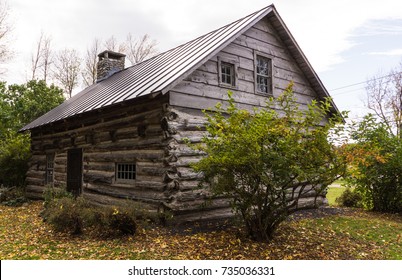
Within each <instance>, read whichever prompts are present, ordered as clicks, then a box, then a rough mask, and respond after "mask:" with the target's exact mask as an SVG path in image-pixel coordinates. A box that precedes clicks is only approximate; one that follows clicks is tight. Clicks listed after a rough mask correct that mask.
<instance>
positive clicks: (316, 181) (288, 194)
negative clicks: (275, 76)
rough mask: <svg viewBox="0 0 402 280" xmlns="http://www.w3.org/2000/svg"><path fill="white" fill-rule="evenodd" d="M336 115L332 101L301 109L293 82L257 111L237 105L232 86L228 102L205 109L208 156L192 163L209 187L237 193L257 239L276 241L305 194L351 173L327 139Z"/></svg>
mask: <svg viewBox="0 0 402 280" xmlns="http://www.w3.org/2000/svg"><path fill="white" fill-rule="evenodd" d="M273 108H275V109H273ZM330 114H331V113H330V102H329V101H325V102H322V103H317V102H312V103H311V104H309V106H308V109H307V110H302V109H301V108H299V106H298V103H297V100H296V98H295V97H294V95H293V92H292V87H291V85H290V86H289V87H288V88H287V89H286V91H285V92H284V93H283V94H282V95H281V96H279V97H278V98H276V99H274V98H272V99H271V100H269V101H268V102H267V104H266V106H265V107H264V108H258V109H255V110H254V112H249V111H246V110H241V109H238V108H237V107H236V104H235V102H234V98H233V97H232V94H231V93H229V101H228V106H227V108H226V109H225V108H223V106H222V105H221V104H218V105H217V106H216V108H215V110H214V113H209V114H208V113H207V114H206V117H207V120H208V122H207V125H206V128H207V131H208V135H207V136H205V137H204V138H203V141H202V142H203V143H202V144H201V145H199V146H198V147H197V148H198V149H200V150H201V151H203V152H205V153H206V154H207V156H206V157H204V158H203V159H201V160H200V161H199V162H198V163H196V164H194V165H193V167H194V168H195V170H196V171H200V172H202V173H203V174H204V182H203V183H204V185H205V187H208V186H209V187H211V190H212V192H213V193H214V194H216V195H222V196H225V197H230V198H231V202H232V207H233V209H234V210H235V211H236V213H238V214H240V215H241V217H242V218H243V221H244V223H245V226H246V228H247V230H248V232H249V235H250V236H251V237H252V238H253V239H256V240H270V239H271V238H272V237H273V234H274V232H275V230H276V228H277V227H278V225H279V224H280V223H281V222H283V221H284V220H285V219H286V218H287V217H288V216H289V215H290V214H291V213H293V212H295V211H297V208H298V204H299V199H300V198H301V197H303V196H306V195H316V196H318V195H320V194H323V192H324V190H325V188H326V187H327V186H328V185H329V184H330V183H332V182H333V181H334V180H336V179H337V178H338V177H339V176H340V175H341V174H343V172H344V168H345V165H344V163H343V161H341V160H339V159H338V157H337V154H336V151H335V147H334V145H332V144H331V143H330V142H329V141H328V132H329V130H330V129H331V128H332V127H333V126H334V124H335V121H336V120H335V119H330V120H329V121H328V116H329V115H330ZM338 120H339V119H338ZM324 123H325V124H324ZM312 128H314V129H312Z"/></svg>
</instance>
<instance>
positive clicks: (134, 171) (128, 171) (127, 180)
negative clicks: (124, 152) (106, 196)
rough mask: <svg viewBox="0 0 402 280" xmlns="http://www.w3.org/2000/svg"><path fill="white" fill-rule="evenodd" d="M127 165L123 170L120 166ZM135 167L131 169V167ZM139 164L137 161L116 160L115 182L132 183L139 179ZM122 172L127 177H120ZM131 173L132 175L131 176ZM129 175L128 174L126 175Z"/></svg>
mask: <svg viewBox="0 0 402 280" xmlns="http://www.w3.org/2000/svg"><path fill="white" fill-rule="evenodd" d="M122 166H125V167H124V168H123V169H126V170H122V169H120V168H119V167H122ZM130 166H131V167H133V168H132V169H130V168H129V167H130ZM137 170H138V168H137V164H136V163H135V162H116V163H115V183H122V184H124V183H125V184H130V183H133V182H135V181H136V180H137ZM121 174H125V176H123V177H126V178H121V177H119V176H120V175H121ZM130 174H131V176H130ZM126 175H128V176H126Z"/></svg>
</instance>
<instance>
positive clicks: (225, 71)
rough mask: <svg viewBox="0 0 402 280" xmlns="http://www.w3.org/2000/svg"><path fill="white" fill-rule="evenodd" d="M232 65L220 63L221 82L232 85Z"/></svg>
mask: <svg viewBox="0 0 402 280" xmlns="http://www.w3.org/2000/svg"><path fill="white" fill-rule="evenodd" d="M234 75H235V73H234V65H233V64H230V63H226V62H222V63H221V83H223V84H228V85H231V86H234V85H235V83H234V81H235V79H234Z"/></svg>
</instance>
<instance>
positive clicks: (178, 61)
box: [21, 5, 326, 131]
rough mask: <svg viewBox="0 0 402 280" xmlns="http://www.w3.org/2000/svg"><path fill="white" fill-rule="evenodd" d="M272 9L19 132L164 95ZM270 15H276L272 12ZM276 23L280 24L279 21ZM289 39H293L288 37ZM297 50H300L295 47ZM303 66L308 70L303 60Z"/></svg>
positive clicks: (84, 95)
mask: <svg viewBox="0 0 402 280" xmlns="http://www.w3.org/2000/svg"><path fill="white" fill-rule="evenodd" d="M273 10H274V7H273V5H271V6H268V7H266V8H264V9H261V10H260V11H257V12H255V13H253V14H251V15H248V16H246V17H244V18H242V19H239V20H237V21H235V22H233V23H231V24H228V25H226V26H223V27H221V28H219V29H217V30H215V31H212V32H209V33H207V34H205V35H203V36H201V37H198V38H196V39H194V40H192V41H190V42H188V43H185V44H182V45H180V46H178V47H176V48H174V49H171V50H169V51H166V52H164V53H161V54H159V55H157V56H155V57H153V58H151V59H148V60H146V61H143V62H142V63H139V64H137V65H134V66H131V67H129V68H126V69H124V70H122V71H119V72H117V73H115V74H113V75H112V76H110V77H109V78H107V79H105V80H102V81H100V82H99V83H97V84H95V85H92V86H90V87H88V88H86V89H84V90H83V91H81V92H80V93H78V94H76V95H75V96H73V97H72V98H70V99H69V100H67V101H65V102H64V103H63V104H61V105H60V106H58V107H56V108H55V109H53V110H51V111H50V112H48V113H47V114H45V115H43V116H41V117H40V118H38V119H36V120H35V121H33V122H32V123H30V124H28V125H26V126H25V127H24V128H22V129H21V131H24V130H28V129H32V128H35V127H38V126H42V125H45V124H49V123H52V122H55V121H59V120H62V119H65V118H68V117H72V116H74V115H77V114H81V113H84V112H89V111H93V110H96V109H99V108H102V107H106V106H110V105H113V104H117V103H119V102H123V101H126V100H130V99H134V98H136V97H139V96H143V95H147V94H151V93H157V92H161V93H164V92H167V91H168V90H170V89H171V88H172V87H173V86H174V85H175V84H177V83H178V82H180V81H181V80H182V79H184V78H185V76H186V75H188V74H190V73H191V72H192V71H194V70H195V69H196V68H197V67H199V66H200V65H201V64H202V63H204V62H206V61H207V60H208V59H210V58H211V57H212V56H213V55H215V54H217V53H218V52H219V51H220V50H221V49H223V48H224V47H225V46H227V45H228V44H229V43H231V42H232V41H233V40H234V39H235V38H237V36H239V35H240V34H242V32H244V31H245V30H246V29H247V28H250V27H251V26H252V25H253V24H255V23H257V22H258V21H259V20H260V19H261V18H263V17H264V16H266V15H268V14H270V12H271V11H273ZM271 15H273V16H278V15H277V13H276V11H275V10H274V13H273V14H271ZM279 21H280V23H282V21H281V20H280V19H279ZM283 28H284V30H285V31H286V32H287V33H286V34H288V31H287V29H286V27H285V26H283ZM289 34H290V33H289ZM289 36H290V39H291V40H293V38H292V37H291V35H289ZM297 51H300V50H299V48H298V46H297V45H296V52H297ZM303 58H304V57H303ZM305 64H306V66H307V67H310V68H311V66H310V64H309V63H308V61H307V60H306V61H305ZM324 90H325V88H324ZM325 91H326V90H325Z"/></svg>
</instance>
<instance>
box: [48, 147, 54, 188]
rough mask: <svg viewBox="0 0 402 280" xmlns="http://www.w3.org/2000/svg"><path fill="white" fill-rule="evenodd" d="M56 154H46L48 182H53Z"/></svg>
mask: <svg viewBox="0 0 402 280" xmlns="http://www.w3.org/2000/svg"><path fill="white" fill-rule="evenodd" d="M53 170H54V154H47V155H46V184H52V183H53Z"/></svg>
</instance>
